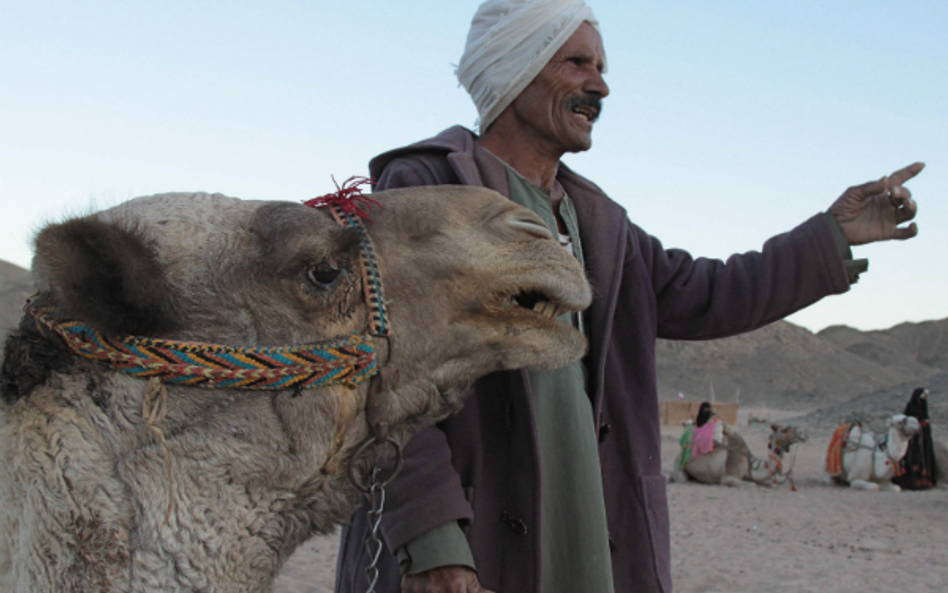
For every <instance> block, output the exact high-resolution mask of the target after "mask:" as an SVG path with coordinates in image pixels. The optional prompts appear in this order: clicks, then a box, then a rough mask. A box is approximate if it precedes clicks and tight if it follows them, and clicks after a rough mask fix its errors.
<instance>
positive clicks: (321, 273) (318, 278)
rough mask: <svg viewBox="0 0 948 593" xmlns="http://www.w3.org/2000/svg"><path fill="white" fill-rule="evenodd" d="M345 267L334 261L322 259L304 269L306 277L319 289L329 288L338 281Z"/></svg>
mask: <svg viewBox="0 0 948 593" xmlns="http://www.w3.org/2000/svg"><path fill="white" fill-rule="evenodd" d="M343 273H345V269H344V268H343V267H342V266H341V265H339V264H337V263H335V262H330V261H326V260H323V261H321V262H319V263H318V264H315V265H312V266H309V267H308V268H307V269H306V279H307V280H309V281H310V282H311V283H312V284H313V286H315V287H316V288H319V289H321V290H329V289H330V288H332V287H333V286H335V284H336V283H337V282H338V281H339V278H341V277H342V275H343Z"/></svg>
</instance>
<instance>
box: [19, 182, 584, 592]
mask: <svg viewBox="0 0 948 593" xmlns="http://www.w3.org/2000/svg"><path fill="white" fill-rule="evenodd" d="M371 197H372V198H374V199H375V200H377V201H378V202H379V203H380V204H381V208H378V207H371V203H370V201H369V200H368V199H367V197H363V198H362V200H363V201H362V202H361V204H362V209H363V210H369V215H370V216H371V220H370V221H363V220H362V219H361V218H358V217H356V216H355V214H358V212H357V210H359V208H355V209H354V208H352V206H353V205H356V206H358V203H357V202H353V201H348V202H347V201H345V200H342V199H338V200H336V201H335V205H332V206H327V207H324V208H320V209H315V208H311V207H308V206H305V205H303V204H298V203H286V202H262V201H241V200H237V199H233V198H228V197H225V196H222V195H219V194H214V195H208V194H163V195H157V196H151V197H145V198H139V199H135V200H131V201H129V202H127V203H124V204H121V205H119V206H117V207H114V208H111V209H108V210H105V211H102V212H99V213H97V214H93V215H90V216H87V217H83V218H78V219H73V220H69V221H66V222H64V223H62V224H53V225H51V226H49V227H47V228H45V229H44V230H42V231H41V232H40V233H39V234H38V236H37V238H36V242H35V246H36V253H35V258H34V261H33V276H34V279H35V282H36V288H37V291H38V293H37V295H36V296H35V297H34V298H33V299H32V300H31V302H30V305H29V307H28V311H27V315H26V316H25V317H24V319H23V321H22V323H21V326H20V329H19V330H18V331H17V332H15V333H14V334H12V336H11V337H10V338H9V340H8V342H7V344H6V357H5V360H4V363H3V400H2V403H0V591H4V592H5V593H36V592H63V593H65V592H78V591H90V592H91V591H95V592H97V593H99V592H106V593H116V592H141V593H145V592H156V591H157V592H172V591H173V592H197V591H201V592H211V591H216V592H219V593H225V592H226V593H240V592H263V591H270V590H271V588H272V580H273V578H274V577H275V575H276V574H277V573H278V571H279V570H280V567H281V565H282V564H283V562H284V560H285V559H286V558H287V557H288V556H289V555H290V554H291V553H292V552H293V550H294V548H296V547H297V545H298V544H300V543H301V542H303V541H304V540H306V539H307V538H309V537H310V536H312V535H313V534H315V533H326V532H330V531H332V530H333V529H334V528H335V526H336V525H337V524H338V523H339V522H341V521H344V520H346V519H347V518H348V516H349V514H350V512H351V511H352V509H353V507H354V504H355V503H356V502H357V501H358V497H359V490H358V489H357V487H356V485H354V484H352V483H350V479H349V477H348V476H349V474H350V473H351V474H352V476H353V477H354V480H353V482H355V483H356V484H365V483H366V481H367V480H369V478H368V475H369V474H370V473H372V472H371V470H370V468H371V467H372V466H373V465H374V464H375V463H376V462H386V463H392V461H391V460H392V457H393V456H394V453H393V450H394V448H395V447H394V445H393V443H395V444H399V443H404V442H405V441H407V440H408V439H409V438H410V437H411V436H412V435H413V434H414V433H415V432H416V431H417V430H419V429H421V428H422V427H424V426H426V425H430V424H432V423H433V422H435V421H437V420H439V419H441V418H443V417H445V416H446V415H447V414H449V413H450V412H452V411H454V410H456V409H457V408H458V407H459V406H460V405H461V403H462V401H461V400H462V395H463V393H464V392H465V388H466V386H467V385H469V384H470V383H471V382H472V381H474V380H475V379H476V378H478V377H480V376H482V375H484V374H486V373H489V372H492V371H495V370H499V369H512V368H519V367H524V366H538V367H552V366H558V365H562V364H565V363H567V362H569V361H572V360H575V359H577V358H578V357H580V356H581V355H582V354H583V353H584V351H585V348H586V342H585V339H584V338H583V337H582V335H581V334H580V333H579V332H578V331H576V330H575V329H573V327H572V326H570V325H569V324H566V323H562V322H561V321H559V320H558V319H557V317H559V316H561V315H562V314H564V313H567V312H571V311H578V310H581V309H584V308H585V307H586V306H588V304H589V302H590V299H591V291H590V289H589V286H588V284H587V282H586V281H585V279H584V276H583V272H582V270H581V267H580V265H579V264H578V263H577V260H576V258H575V257H573V256H571V255H570V254H569V253H568V252H567V251H566V250H564V249H562V248H561V247H559V245H558V244H557V242H556V241H555V240H553V238H552V235H551V233H550V231H549V229H547V228H546V226H545V225H544V223H543V221H542V220H541V219H540V218H539V217H537V216H536V215H534V214H533V213H531V212H530V211H528V210H526V209H524V208H521V207H519V206H516V205H515V204H513V203H511V202H510V201H508V200H506V199H504V198H502V197H501V196H500V195H499V194H496V193H494V192H491V191H489V190H483V189H474V188H462V187H439V188H415V189H410V190H395V191H391V192H384V193H380V194H374V195H372V196H371ZM328 201H330V202H333V200H332V199H329V200H328ZM370 425H371V428H370ZM376 440H377V441H378V442H379V443H381V444H380V445H379V446H377V447H375V446H367V447H362V446H361V445H366V444H371V443H373V442H375V441H376ZM357 451H364V452H365V453H364V454H362V455H360V456H359V457H358V458H357V459H355V462H354V463H353V464H351V466H350V463H349V462H350V461H351V460H353V459H354V458H355V454H356V452H357ZM384 475H385V476H387V475H388V474H384ZM379 479H382V478H379Z"/></svg>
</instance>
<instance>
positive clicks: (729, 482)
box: [671, 423, 807, 486]
mask: <svg viewBox="0 0 948 593" xmlns="http://www.w3.org/2000/svg"><path fill="white" fill-rule="evenodd" d="M722 424H723V423H722ZM770 430H771V433H770V436H769V437H768V442H767V457H766V458H759V457H756V456H755V455H753V454H752V453H751V451H750V448H749V447H748V446H747V443H746V442H745V441H744V438H743V437H742V436H741V435H740V434H738V433H737V432H735V431H734V430H732V429H730V428H729V427H726V426H725V427H724V431H723V433H722V434H721V436H720V438H719V439H718V440H716V441H715V443H714V450H713V451H711V452H710V453H707V454H705V455H701V456H700V457H696V458H694V459H692V460H691V461H689V462H688V463H687V464H686V465H685V468H684V469H683V470H682V469H679V468H678V460H677V459H676V460H675V469H674V470H673V471H672V476H671V477H672V481H675V482H686V481H688V480H689V479H691V480H694V481H696V482H701V483H702V484H722V485H725V486H744V485H747V486H753V485H754V484H756V485H758V486H773V485H775V484H781V483H783V482H785V481H788V480H790V472H791V471H792V461H791V462H790V463H785V460H784V456H785V455H786V454H787V453H789V452H790V449H791V447H792V446H793V445H796V444H798V443H803V442H806V440H807V435H806V434H805V433H804V432H803V431H801V430H800V429H799V428H797V427H796V426H792V425H788V424H779V423H778V424H772V425H771V426H770ZM791 484H792V482H791Z"/></svg>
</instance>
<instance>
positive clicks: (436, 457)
mask: <svg viewBox="0 0 948 593" xmlns="http://www.w3.org/2000/svg"><path fill="white" fill-rule="evenodd" d="M604 70H605V53H604V50H603V46H602V40H601V38H600V34H599V30H598V24H597V22H596V20H595V18H594V17H593V14H592V11H591V10H590V9H589V7H588V6H586V5H585V3H584V2H583V1H582V0H490V1H488V2H485V3H484V4H482V5H481V6H480V8H479V9H478V11H477V14H476V15H475V16H474V19H473V21H472V26H471V32H470V34H469V36H468V40H467V45H466V48H465V52H464V55H463V57H462V58H461V61H460V64H459V67H458V77H459V79H460V80H461V82H462V84H463V85H464V86H465V88H466V89H467V90H468V92H469V93H470V94H471V96H472V98H473V99H474V102H475V104H476V105H477V108H478V113H479V120H480V122H479V125H480V130H481V135H480V136H477V135H475V134H474V133H473V132H470V131H468V130H466V129H464V128H460V127H454V128H450V129H448V130H446V131H444V132H442V133H441V134H439V135H438V136H436V137H434V138H431V139H429V140H425V141H422V142H419V143H417V144H414V145H412V146H408V147H406V148H402V149H398V150H394V151H392V152H389V153H386V154H383V155H381V156H379V157H376V158H375V159H373V160H372V162H371V163H370V173H371V176H372V177H373V178H374V179H375V180H376V182H377V189H379V190H382V189H389V188H395V187H405V186H413V185H435V184H464V185H482V186H485V187H489V188H492V189H494V190H497V191H499V192H500V193H502V194H504V195H506V196H508V197H509V198H510V199H512V200H514V201H516V202H518V203H521V204H523V205H525V206H527V207H529V208H531V209H533V210H534V211H536V212H537V213H538V214H540V216H541V217H543V218H544V219H545V220H546V221H547V223H548V224H549V225H550V228H551V229H552V230H555V231H558V233H559V235H560V238H561V242H562V243H563V244H564V247H566V248H569V249H572V250H573V253H574V254H575V255H576V257H577V258H579V259H580V261H581V262H583V264H584V267H585V269H586V271H587V274H588V276H589V279H590V282H591V283H592V285H593V290H594V294H595V295H596V296H595V299H594V301H593V304H592V306H591V307H590V309H589V310H588V311H587V312H585V314H584V315H582V316H581V317H577V318H575V319H573V320H572V321H573V322H574V323H576V324H577V325H578V326H579V328H580V329H581V330H582V331H583V332H584V333H585V334H586V336H587V337H588V339H589V344H590V347H589V353H588V355H587V357H586V358H585V359H584V360H583V361H582V362H577V363H575V364H573V365H568V366H567V367H563V368H561V369H554V370H552V371H533V370H530V371H517V372H504V373H495V374H493V375H490V376H488V377H485V378H484V379H482V380H480V381H479V382H478V383H477V384H476V385H475V386H474V388H473V395H472V397H471V398H470V399H469V400H468V403H467V404H466V405H465V407H464V409H463V410H461V411H460V412H459V413H458V414H456V415H454V416H452V417H451V418H448V419H447V420H445V421H444V422H442V423H441V424H440V425H439V426H438V427H435V428H431V429H428V430H426V431H423V432H422V433H421V434H419V435H418V436H417V437H416V438H415V439H414V440H413V441H412V442H411V443H409V445H408V446H407V447H406V448H405V465H404V468H403V470H402V472H401V474H400V475H399V476H398V478H397V479H396V480H395V481H394V482H393V483H392V484H391V485H390V487H389V488H388V489H387V499H386V503H385V513H384V515H383V519H382V525H381V531H382V534H383V536H384V539H385V541H386V543H387V545H388V548H389V549H388V550H387V551H386V553H384V554H383V556H382V557H381V558H380V560H379V568H380V580H379V583H378V585H377V587H376V591H380V592H385V593H390V592H395V591H399V589H400V590H401V591H404V592H421V591H431V592H452V593H456V592H457V593H474V592H479V591H485V590H491V591H496V592H502V593H514V592H515V593H539V592H541V591H542V592H543V593H553V592H560V591H562V592H567V591H568V592H572V593H575V592H582V593H628V592H632V591H635V592H639V591H644V592H653V591H654V592H658V591H663V592H666V593H670V592H671V590H672V589H671V576H670V569H669V566H670V562H669V555H670V549H669V548H670V547H669V525H668V509H667V503H666V499H665V477H664V476H663V475H662V468H661V455H660V445H661V442H660V441H661V435H660V427H659V415H658V401H657V391H656V378H655V341H656V338H658V337H661V338H672V339H708V338H717V337H723V336H729V335H733V334H736V333H740V332H744V331H749V330H753V329H756V328H758V327H761V326H762V325H765V324H767V323H770V322H773V321H776V320H778V319H780V318H782V317H784V316H786V315H789V314H790V313H793V312H794V311H797V310H799V309H800V308H802V307H805V306H807V305H809V304H811V303H813V302H815V301H817V300H818V299H820V298H822V297H824V296H826V295H829V294H837V293H842V292H845V291H846V290H848V288H849V284H850V282H852V281H855V278H856V276H857V275H858V273H859V272H860V271H861V270H862V269H864V268H865V262H864V261H863V262H859V261H851V260H850V255H849V245H855V244H861V243H868V242H871V241H877V240H883V239H893V238H897V239H906V238H909V237H911V236H914V235H915V233H916V232H917V229H916V227H915V225H914V224H912V225H910V226H908V227H902V228H900V227H899V226H898V225H899V224H902V223H903V222H907V221H909V220H910V219H912V218H913V217H914V215H915V211H916V207H915V203H914V201H913V200H912V199H911V196H910V193H909V191H908V190H907V189H906V188H904V187H902V184H903V183H904V182H905V181H907V180H908V179H910V178H912V177H914V176H915V175H916V174H918V172H919V171H921V169H922V165H921V164H918V163H917V164H915V165H911V166H909V167H907V168H905V169H903V170H901V171H898V172H896V173H894V174H892V175H891V176H890V177H888V178H883V179H881V180H880V181H876V182H872V183H867V184H864V185H861V186H857V187H853V188H850V189H848V190H846V192H845V193H844V194H843V195H842V197H840V198H839V199H838V200H837V201H836V202H835V203H834V204H833V205H832V207H831V208H830V210H829V212H827V213H821V214H817V215H816V216H814V217H812V218H811V219H809V220H807V221H806V222H804V223H803V224H801V225H800V226H798V227H797V228H795V229H793V230H792V231H790V232H789V233H786V234H783V235H779V236H777V237H774V238H773V239H771V240H770V241H768V242H767V243H766V244H765V245H764V247H763V249H762V251H761V252H759V253H748V254H744V255H740V256H735V257H732V258H730V259H729V260H728V261H727V263H725V262H721V261H718V260H708V259H694V258H692V257H691V256H690V255H689V254H688V253H686V252H684V251H681V250H675V249H669V250H666V249H664V248H663V247H662V245H661V243H660V242H659V241H658V240H657V239H655V238H653V237H650V236H649V235H647V234H646V233H645V232H644V231H642V230H641V229H639V228H638V227H637V226H635V225H634V224H632V223H630V222H629V220H628V217H627V216H626V213H625V211H624V210H623V209H622V208H621V207H620V206H619V205H618V204H616V203H615V202H613V201H612V200H610V199H609V198H608V197H607V196H605V195H604V194H603V192H602V191H601V190H600V189H599V188H598V187H596V186H595V185H594V184H593V183H591V182H590V181H588V180H586V179H584V178H583V177H581V176H579V175H578V174H576V173H574V172H573V171H571V170H569V169H568V168H567V167H566V166H565V165H563V164H562V163H561V162H560V157H561V156H562V155H563V154H565V153H567V152H579V151H584V150H588V149H589V148H590V146H591V133H592V127H593V123H594V122H595V120H596V119H597V117H598V115H599V113H600V110H601V101H602V99H604V98H605V97H606V96H607V95H608V94H609V88H608V86H607V85H606V83H605V81H604V80H603V77H602V73H603V71H604ZM366 533H367V525H366V519H365V508H363V509H362V510H360V511H357V512H356V514H355V515H353V519H352V523H351V525H349V526H348V527H347V529H346V530H345V532H344V534H343V540H342V546H341V550H340V556H339V570H338V573H337V591H339V592H346V593H348V592H353V593H354V592H356V591H362V590H363V589H364V587H365V577H364V568H365V565H366V564H367V559H366V558H365V552H364V547H363V543H364V541H365V537H366ZM484 587H486V589H485V588H484Z"/></svg>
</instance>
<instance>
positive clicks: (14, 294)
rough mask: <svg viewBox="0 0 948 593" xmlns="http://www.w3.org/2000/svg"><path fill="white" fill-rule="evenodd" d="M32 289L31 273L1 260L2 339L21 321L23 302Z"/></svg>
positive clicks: (0, 320) (0, 334)
mask: <svg viewBox="0 0 948 593" xmlns="http://www.w3.org/2000/svg"><path fill="white" fill-rule="evenodd" d="M31 290H32V289H31V282H30V273H29V272H28V271H27V270H24V269H23V268H21V267H19V266H16V265H14V264H11V263H9V262H6V261H3V260H0V340H4V341H5V338H6V335H7V331H9V329H10V328H12V327H16V326H17V324H19V323H20V317H21V316H22V315H23V303H24V302H26V298H27V297H28V296H30V293H31ZM2 343H3V342H2V341H0V344H2Z"/></svg>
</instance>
